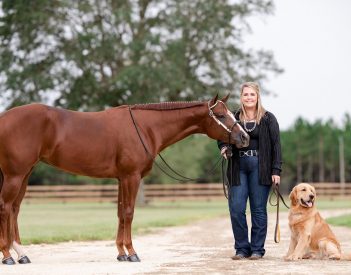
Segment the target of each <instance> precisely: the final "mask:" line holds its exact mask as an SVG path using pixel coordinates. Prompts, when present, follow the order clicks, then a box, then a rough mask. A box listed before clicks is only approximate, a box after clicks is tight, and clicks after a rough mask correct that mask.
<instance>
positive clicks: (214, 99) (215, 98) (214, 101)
mask: <svg viewBox="0 0 351 275" xmlns="http://www.w3.org/2000/svg"><path fill="white" fill-rule="evenodd" d="M217 100H218V94H216V96H215V97H214V98H212V99H211V105H213V104H215V103H216V102H217Z"/></svg>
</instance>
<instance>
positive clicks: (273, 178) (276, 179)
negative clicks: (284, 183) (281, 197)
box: [272, 175, 280, 186]
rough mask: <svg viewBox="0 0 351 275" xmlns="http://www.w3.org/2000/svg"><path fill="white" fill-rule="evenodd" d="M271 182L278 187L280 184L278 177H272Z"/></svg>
mask: <svg viewBox="0 0 351 275" xmlns="http://www.w3.org/2000/svg"><path fill="white" fill-rule="evenodd" d="M272 182H273V184H275V185H277V186H278V185H279V184H280V176H277V175H272Z"/></svg>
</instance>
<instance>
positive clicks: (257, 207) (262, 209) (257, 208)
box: [248, 157, 271, 256]
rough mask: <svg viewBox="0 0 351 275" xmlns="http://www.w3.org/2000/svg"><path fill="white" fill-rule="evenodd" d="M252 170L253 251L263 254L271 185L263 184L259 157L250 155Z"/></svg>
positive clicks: (250, 185)
mask: <svg viewBox="0 0 351 275" xmlns="http://www.w3.org/2000/svg"><path fill="white" fill-rule="evenodd" d="M250 162H251V163H250V166H251V172H250V174H249V176H248V185H249V200H250V210H251V222H252V228H251V251H252V253H255V254H258V255H261V256H263V255H264V254H265V249H264V243H265V241H266V236H267V200H268V196H269V190H270V188H271V187H270V186H267V185H261V184H260V180H259V172H258V158H257V157H250Z"/></svg>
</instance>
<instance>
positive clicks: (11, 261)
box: [2, 256, 16, 265]
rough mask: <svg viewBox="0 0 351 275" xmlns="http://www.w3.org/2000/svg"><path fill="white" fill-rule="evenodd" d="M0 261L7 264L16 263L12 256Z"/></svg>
mask: <svg viewBox="0 0 351 275" xmlns="http://www.w3.org/2000/svg"><path fill="white" fill-rule="evenodd" d="M2 263H3V264H7V265H14V264H16V262H15V261H14V260H13V258H12V257H11V256H10V257H8V258H6V259H3V260H2Z"/></svg>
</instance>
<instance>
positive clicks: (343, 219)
mask: <svg viewBox="0 0 351 275" xmlns="http://www.w3.org/2000/svg"><path fill="white" fill-rule="evenodd" d="M327 222H328V223H330V224H332V225H337V226H347V227H350V228H351V215H343V216H339V217H334V218H329V219H327Z"/></svg>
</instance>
